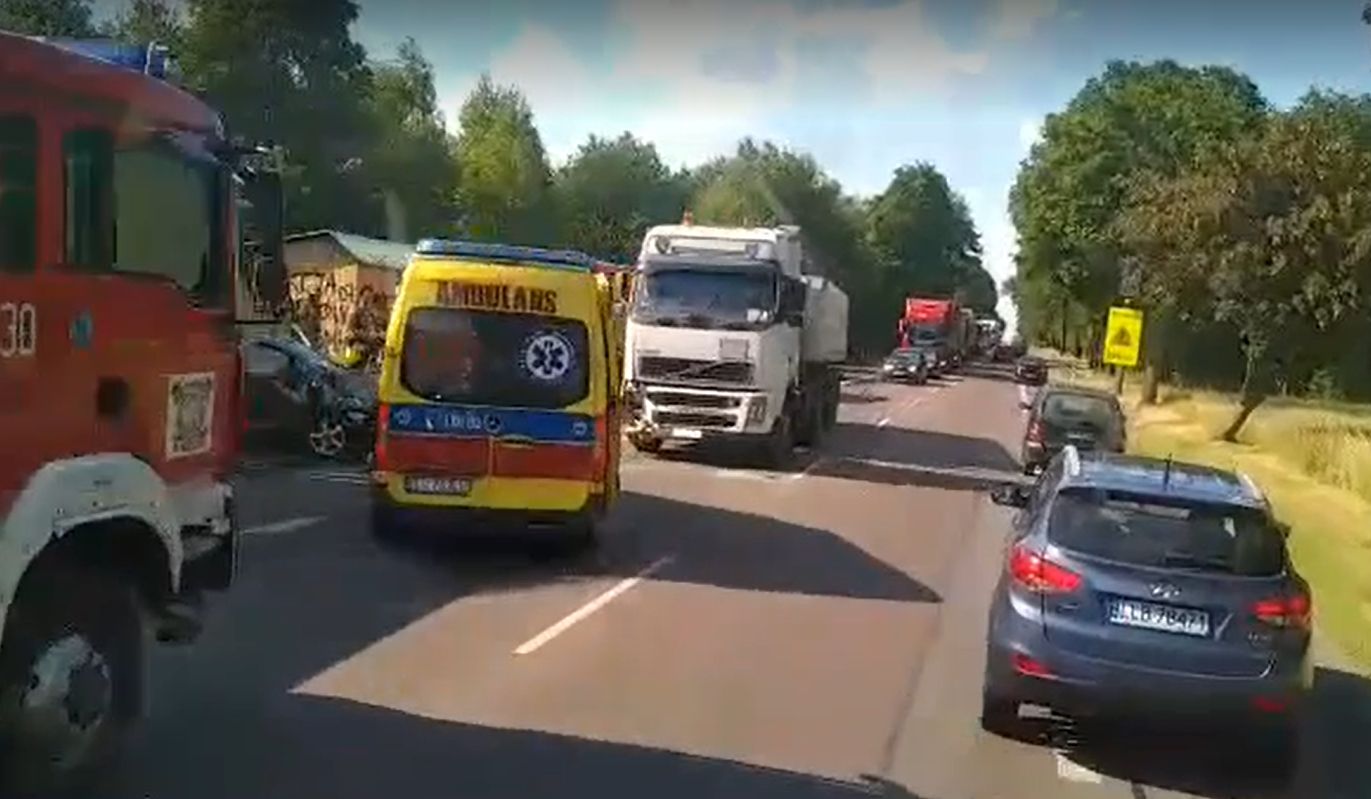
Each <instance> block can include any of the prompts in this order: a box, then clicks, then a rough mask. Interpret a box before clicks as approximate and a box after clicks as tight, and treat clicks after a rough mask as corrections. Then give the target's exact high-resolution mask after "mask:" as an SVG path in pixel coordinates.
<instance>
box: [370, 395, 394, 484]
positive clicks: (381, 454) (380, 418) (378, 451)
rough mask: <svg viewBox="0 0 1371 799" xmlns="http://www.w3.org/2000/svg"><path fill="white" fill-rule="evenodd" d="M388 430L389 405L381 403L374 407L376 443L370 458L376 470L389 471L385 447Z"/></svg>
mask: <svg viewBox="0 0 1371 799" xmlns="http://www.w3.org/2000/svg"><path fill="white" fill-rule="evenodd" d="M389 432H390V406H389V405H386V404H385V403H382V404H380V405H379V406H377V408H376V444H375V449H374V450H373V451H372V459H371V464H372V468H373V469H374V470H375V471H378V472H388V471H390V452H389V451H388V449H387V447H386V438H387V435H386V434H387V433H389Z"/></svg>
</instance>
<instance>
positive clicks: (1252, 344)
mask: <svg viewBox="0 0 1371 799" xmlns="http://www.w3.org/2000/svg"><path fill="white" fill-rule="evenodd" d="M1130 199H1131V202H1130V209H1129V211H1128V212H1127V213H1126V214H1125V215H1124V216H1123V217H1122V218H1121V221H1120V224H1119V229H1120V230H1121V231H1122V235H1123V238H1124V241H1125V242H1126V243H1127V244H1128V245H1129V246H1130V247H1131V248H1133V249H1134V250H1135V251H1136V252H1138V253H1139V254H1141V256H1142V257H1144V258H1146V259H1147V261H1148V269H1149V271H1151V272H1153V273H1154V279H1155V280H1156V281H1157V282H1164V283H1165V284H1166V286H1167V287H1168V290H1169V291H1171V292H1175V293H1177V294H1182V295H1184V296H1186V297H1187V299H1186V300H1185V301H1184V302H1181V303H1179V305H1180V307H1181V308H1183V310H1184V311H1185V312H1186V313H1189V314H1195V315H1197V316H1199V315H1206V316H1208V317H1209V318H1210V319H1212V320H1213V321H1216V322H1220V323H1224V324H1227V325H1231V326H1232V327H1233V328H1234V329H1235V330H1236V331H1237V333H1238V335H1239V337H1240V341H1241V344H1242V352H1243V356H1244V376H1243V383H1242V397H1241V405H1240V409H1239V411H1238V413H1237V414H1236V415H1235V417H1234V419H1233V421H1232V423H1231V424H1230V425H1229V427H1228V429H1227V430H1226V431H1224V433H1223V437H1224V438H1225V439H1227V440H1229V441H1232V440H1236V438H1237V435H1238V433H1239V432H1240V431H1241V429H1242V427H1243V425H1244V423H1245V422H1246V421H1247V419H1248V417H1249V416H1250V415H1251V414H1252V412H1253V411H1254V410H1256V408H1257V407H1259V406H1260V405H1261V403H1262V402H1263V401H1264V400H1265V399H1266V398H1267V397H1268V396H1269V395H1270V394H1271V393H1272V392H1273V391H1274V390H1276V388H1277V387H1278V386H1279V385H1282V384H1291V383H1299V382H1302V381H1304V380H1308V379H1309V378H1310V377H1311V376H1313V375H1314V374H1315V373H1316V372H1317V371H1318V370H1320V368H1322V367H1325V366H1327V365H1329V364H1330V363H1331V362H1332V361H1334V360H1335V359H1336V358H1337V356H1338V355H1339V353H1340V351H1345V350H1346V348H1349V347H1360V346H1361V342H1360V341H1359V340H1358V339H1355V338H1352V337H1349V336H1347V335H1345V332H1346V330H1347V329H1348V327H1349V326H1350V327H1351V328H1352V329H1359V328H1358V326H1357V322H1358V320H1362V319H1364V318H1365V316H1366V315H1367V313H1368V309H1371V98H1368V97H1356V98H1353V97H1346V96H1342V95H1336V94H1326V93H1311V94H1309V95H1307V96H1306V97H1305V98H1304V99H1303V100H1302V101H1301V103H1300V104H1299V106H1298V107H1296V108H1295V109H1294V110H1292V111H1291V112H1289V113H1287V114H1281V115H1278V116H1276V117H1275V118H1274V119H1273V120H1272V121H1271V122H1270V123H1269V124H1268V125H1267V127H1266V128H1265V130H1264V132H1263V134H1262V135H1261V136H1259V137H1256V138H1254V139H1252V140H1249V141H1243V142H1240V143H1238V144H1236V145H1232V146H1230V147H1228V148H1225V149H1224V151H1223V152H1221V153H1219V154H1216V155H1215V156H1214V157H1212V158H1210V159H1208V160H1207V161H1206V162H1204V163H1201V164H1197V165H1196V166H1195V167H1194V168H1193V169H1192V170H1190V171H1188V172H1186V173H1182V174H1180V175H1177V176H1175V177H1173V178H1159V177H1153V178H1152V179H1150V180H1148V181H1146V182H1143V183H1140V184H1138V185H1135V187H1134V188H1133V190H1132V197H1131V198H1130Z"/></svg>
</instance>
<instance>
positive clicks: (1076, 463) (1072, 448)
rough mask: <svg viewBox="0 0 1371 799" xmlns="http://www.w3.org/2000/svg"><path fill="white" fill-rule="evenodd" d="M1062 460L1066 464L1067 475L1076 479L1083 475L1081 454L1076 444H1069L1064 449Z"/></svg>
mask: <svg viewBox="0 0 1371 799" xmlns="http://www.w3.org/2000/svg"><path fill="white" fill-rule="evenodd" d="M1062 459H1063V460H1064V461H1065V462H1066V473H1067V474H1068V475H1070V476H1072V477H1075V476H1077V475H1079V474H1080V473H1081V453H1080V452H1078V451H1077V450H1076V445H1075V444H1067V445H1066V446H1065V447H1063V448H1062Z"/></svg>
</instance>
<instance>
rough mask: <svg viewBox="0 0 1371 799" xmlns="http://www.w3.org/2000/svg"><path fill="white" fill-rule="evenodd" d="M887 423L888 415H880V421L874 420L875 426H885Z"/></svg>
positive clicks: (888, 421)
mask: <svg viewBox="0 0 1371 799" xmlns="http://www.w3.org/2000/svg"><path fill="white" fill-rule="evenodd" d="M888 424H890V417H889V416H882V417H881V419H880V421H878V422H876V426H877V427H885V426H886V425H888Z"/></svg>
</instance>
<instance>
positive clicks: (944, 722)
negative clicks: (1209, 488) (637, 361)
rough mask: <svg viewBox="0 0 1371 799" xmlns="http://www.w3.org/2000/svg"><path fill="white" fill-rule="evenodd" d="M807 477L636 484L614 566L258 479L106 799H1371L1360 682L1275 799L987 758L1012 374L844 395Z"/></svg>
mask: <svg viewBox="0 0 1371 799" xmlns="http://www.w3.org/2000/svg"><path fill="white" fill-rule="evenodd" d="M844 400H845V402H844V405H843V408H842V411H841V424H840V426H839V428H838V429H837V430H836V431H835V433H834V434H833V436H832V437H831V438H830V439H829V440H828V441H827V442H825V443H824V444H823V445H822V446H821V447H820V448H819V449H818V451H817V452H815V453H812V454H810V455H807V456H806V457H805V458H804V459H803V460H802V461H801V463H800V464H799V465H798V466H797V468H796V469H795V470H794V471H792V472H788V473H771V472H766V471H758V470H752V469H747V468H743V467H741V466H740V465H738V464H737V463H735V462H733V459H732V457H731V456H730V455H729V453H726V452H725V453H699V458H698V459H695V460H691V461H688V462H687V461H682V460H680V459H678V458H675V457H667V458H664V459H660V460H653V459H645V458H640V457H638V456H630V457H629V458H628V460H627V462H626V464H625V468H624V485H625V489H626V491H627V492H628V493H627V495H626V497H625V499H624V501H623V502H622V504H621V505H620V507H619V508H618V510H617V513H616V515H615V517H614V519H613V521H612V524H611V525H610V529H609V531H608V535H607V538H606V541H605V543H604V545H603V547H602V548H601V550H600V552H598V553H597V554H595V555H589V556H579V557H571V558H568V557H565V556H557V555H555V554H552V553H550V552H547V551H545V550H543V549H541V548H538V547H533V548H532V551H530V547H528V546H527V544H528V543H529V542H528V541H516V542H496V541H484V542H474V543H473V542H468V543H463V544H460V545H439V544H434V545H431V546H417V545H416V546H414V547H407V548H403V549H398V550H397V549H390V548H382V547H380V546H378V545H377V544H376V543H374V542H373V541H372V540H371V538H370V537H369V535H368V533H367V529H366V522H365V515H364V510H365V501H366V500H365V493H364V481H363V479H362V476H361V474H360V473H358V472H350V471H348V470H346V469H339V468H332V469H330V468H324V467H319V466H296V467H271V466H267V467H255V468H252V469H250V470H248V471H247V473H245V475H244V476H243V477H242V478H241V480H240V481H239V492H240V497H241V500H240V501H241V503H242V507H243V512H244V516H245V518H244V522H245V524H246V525H247V527H248V528H249V535H248V537H247V543H246V551H245V554H244V563H243V567H244V573H243V576H242V580H241V582H240V583H239V584H238V585H237V586H235V588H234V590H233V591H232V592H231V593H229V594H226V595H225V596H223V597H222V598H221V600H220V601H219V602H218V603H217V604H216V606H215V608H214V611H213V613H212V615H211V617H210V619H209V629H208V631H207V632H206V634H205V636H204V637H203V638H202V639H201V641H200V642H198V643H197V644H195V645H194V646H191V647H188V648H183V649H167V650H160V651H159V653H158V654H157V656H156V658H155V660H154V663H153V665H152V676H153V679H154V692H153V693H154V695H153V698H152V704H151V713H150V717H149V719H148V720H147V722H146V723H145V725H144V726H143V727H142V728H141V731H140V732H139V734H138V735H137V736H136V737H135V739H134V740H133V741H132V742H131V745H130V747H129V750H128V752H127V753H126V757H125V761H124V768H123V769H122V771H121V773H120V774H119V775H116V777H115V779H114V781H113V783H112V784H111V785H110V786H109V790H108V791H106V792H103V793H102V795H103V796H111V797H116V796H117V797H154V798H155V799H161V798H162V797H167V799H172V798H175V799H181V798H182V797H196V799H218V798H219V797H223V799H243V797H254V799H268V798H269V797H282V798H283V799H298V798H299V797H330V799H352V798H353V797H392V796H393V797H405V799H427V798H428V797H458V796H461V797H468V796H472V797H518V798H519V799H536V798H537V797H554V796H555V797H567V796H582V795H585V796H618V795H624V796H653V797H678V796H679V797H701V796H719V797H769V796H776V797H780V796H786V797H791V796H798V797H857V796H863V795H871V796H887V797H920V798H921V799H999V798H1001V797H1003V799H1034V798H1035V797H1042V798H1043V799H1077V798H1078V797H1079V798H1080V799H1104V798H1105V797H1121V798H1123V799H1140V798H1141V797H1149V798H1150V799H1162V798H1163V797H1174V796H1188V795H1195V796H1203V797H1274V796H1282V795H1288V796H1297V797H1330V798H1331V797H1337V798H1338V799H1341V798H1342V797H1349V798H1351V797H1362V798H1363V799H1364V797H1366V796H1371V787H1368V786H1371V778H1368V776H1367V766H1366V765H1365V761H1366V757H1365V745H1366V741H1367V740H1368V738H1367V732H1368V730H1371V726H1368V725H1367V723H1366V720H1367V718H1368V716H1367V715H1366V713H1367V710H1368V708H1371V685H1369V684H1368V683H1367V682H1366V681H1363V680H1361V679H1359V678H1355V677H1352V676H1351V675H1350V674H1347V673H1345V672H1343V671H1339V670H1337V669H1332V668H1329V669H1323V670H1321V672H1320V679H1319V691H1320V699H1321V705H1322V707H1323V712H1322V713H1321V714H1320V715H1319V716H1318V717H1317V718H1316V719H1315V721H1314V723H1313V724H1311V729H1310V731H1309V737H1310V740H1311V744H1313V746H1311V748H1312V749H1315V750H1316V752H1317V755H1318V756H1317V757H1312V758H1309V759H1308V761H1307V762H1306V764H1305V768H1304V769H1303V771H1302V774H1301V778H1300V782H1299V784H1298V786H1297V787H1296V788H1295V789H1294V790H1293V791H1291V792H1289V793H1288V794H1281V793H1279V792H1276V791H1274V789H1272V788H1271V786H1269V785H1263V784H1262V783H1261V781H1260V780H1256V779H1252V778H1248V777H1247V776H1246V775H1247V774H1248V773H1249V772H1252V771H1254V770H1253V769H1251V768H1249V767H1247V764H1246V763H1245V760H1244V758H1245V755H1244V754H1243V753H1242V752H1241V750H1235V751H1233V752H1226V751H1224V750H1225V747H1223V746H1221V745H1220V744H1221V743H1222V742H1219V741H1214V740H1193V741H1192V740H1177V739H1175V738H1172V737H1168V736H1165V735H1157V736H1148V735H1141V734H1129V735H1124V736H1118V735H1113V736H1095V735H1094V734H1092V733H1090V732H1088V731H1081V730H1073V729H1071V728H1070V727H1069V726H1066V725H1061V724H1045V725H1044V727H1043V732H1044V741H1043V742H1042V743H1041V744H1040V745H1030V744H1024V743H1018V742H1010V741H1007V740H1003V739H999V738H996V737H994V736H991V735H988V734H987V733H984V732H982V731H981V730H980V728H979V725H978V722H977V715H978V712H979V690H980V679H981V667H982V661H983V643H984V629H985V612H986V607H987V604H988V599H989V592H990V588H991V585H992V584H993V582H994V580H995V578H996V576H997V571H998V569H999V568H1000V564H1001V558H1002V551H1003V546H1004V537H1005V534H1006V532H1007V529H1008V512H1007V511H1005V510H1003V509H1001V508H998V507H996V506H994V505H991V504H990V503H989V501H988V500H987V499H986V498H985V495H984V488H985V487H986V485H987V484H988V482H989V481H992V480H994V479H997V478H999V477H1001V476H1007V475H1013V474H1014V473H1015V472H1016V468H1015V463H1014V459H1013V458H1012V457H1011V455H1010V453H1011V452H1013V451H1014V449H1015V447H1014V444H1015V442H1016V441H1017V438H1018V436H1019V435H1020V434H1021V431H1022V424H1023V422H1022V418H1021V415H1020V411H1019V410H1018V408H1017V401H1018V392H1017V389H1016V388H1015V387H1014V386H1013V384H1012V383H1009V382H1006V381H1005V380H1003V379H1002V378H1000V377H998V376H995V375H982V376H965V377H961V378H956V377H954V378H950V379H948V380H947V381H944V382H940V383H939V384H937V385H930V386H922V387H914V386H892V385H883V384H879V383H860V382H859V383H855V384H852V385H849V386H848V387H847V388H846V389H845V392H844Z"/></svg>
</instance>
